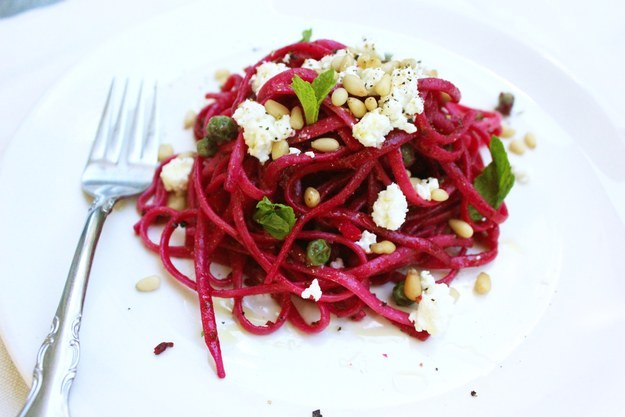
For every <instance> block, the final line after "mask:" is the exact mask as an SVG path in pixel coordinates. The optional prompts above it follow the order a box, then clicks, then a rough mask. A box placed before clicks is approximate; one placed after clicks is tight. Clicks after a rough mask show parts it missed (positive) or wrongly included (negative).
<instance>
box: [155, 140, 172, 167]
mask: <svg viewBox="0 0 625 417" xmlns="http://www.w3.org/2000/svg"><path fill="white" fill-rule="evenodd" d="M173 155H174V147H173V146H171V145H170V144H169V143H162V144H161V145H160V146H159V147H158V161H159V162H163V161H164V160H165V159H167V158H169V157H171V156H173Z"/></svg>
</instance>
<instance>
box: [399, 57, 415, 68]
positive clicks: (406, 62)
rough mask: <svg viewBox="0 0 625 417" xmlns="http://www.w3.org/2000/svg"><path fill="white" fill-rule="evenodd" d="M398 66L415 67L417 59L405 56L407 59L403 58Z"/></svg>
mask: <svg viewBox="0 0 625 417" xmlns="http://www.w3.org/2000/svg"><path fill="white" fill-rule="evenodd" d="M399 65H400V66H402V67H406V68H407V67H410V68H417V60H416V59H414V58H407V59H403V60H402V61H401V62H400V63H399Z"/></svg>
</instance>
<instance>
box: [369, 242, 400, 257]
mask: <svg viewBox="0 0 625 417" xmlns="http://www.w3.org/2000/svg"><path fill="white" fill-rule="evenodd" d="M370 249H371V252H373V253H375V254H376V255H383V254H386V255H388V254H390V253H393V252H395V249H397V247H396V246H395V244H394V243H393V242H391V241H390V240H383V241H381V242H377V243H373V244H372V245H371V246H370Z"/></svg>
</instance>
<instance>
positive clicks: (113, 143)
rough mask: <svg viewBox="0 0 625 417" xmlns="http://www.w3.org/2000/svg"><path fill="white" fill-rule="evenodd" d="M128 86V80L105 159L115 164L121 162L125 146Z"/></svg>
mask: <svg viewBox="0 0 625 417" xmlns="http://www.w3.org/2000/svg"><path fill="white" fill-rule="evenodd" d="M128 84H129V81H128V79H126V80H125V81H124V89H123V91H122V96H121V97H120V99H119V102H120V105H119V110H118V111H117V118H116V119H115V123H114V125H113V130H112V132H111V134H110V135H109V137H108V140H107V142H106V149H105V159H106V160H107V161H109V162H112V163H113V164H117V163H118V162H119V158H120V155H121V152H122V147H123V146H124V138H125V137H126V134H127V132H126V130H127V129H126V119H127V115H128V100H127V99H126V96H127V95H128Z"/></svg>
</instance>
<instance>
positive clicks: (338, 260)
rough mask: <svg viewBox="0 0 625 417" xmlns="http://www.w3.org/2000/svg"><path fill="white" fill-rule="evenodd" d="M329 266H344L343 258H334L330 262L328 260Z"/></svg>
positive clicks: (336, 267) (338, 267)
mask: <svg viewBox="0 0 625 417" xmlns="http://www.w3.org/2000/svg"><path fill="white" fill-rule="evenodd" d="M330 267H332V268H334V269H342V268H345V262H343V258H336V259H335V260H333V261H332V262H330Z"/></svg>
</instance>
